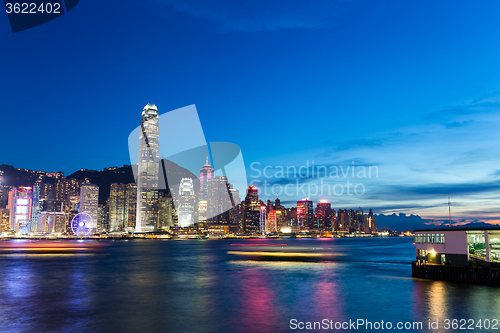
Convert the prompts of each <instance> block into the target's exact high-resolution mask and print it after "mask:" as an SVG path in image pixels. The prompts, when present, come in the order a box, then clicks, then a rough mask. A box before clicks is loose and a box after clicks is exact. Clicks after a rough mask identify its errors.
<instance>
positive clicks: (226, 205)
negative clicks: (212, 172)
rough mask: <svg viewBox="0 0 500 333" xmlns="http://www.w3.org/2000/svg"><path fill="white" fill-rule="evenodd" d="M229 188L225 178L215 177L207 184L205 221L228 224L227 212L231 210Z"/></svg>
mask: <svg viewBox="0 0 500 333" xmlns="http://www.w3.org/2000/svg"><path fill="white" fill-rule="evenodd" d="M230 186H231V185H230V184H228V182H227V177H225V176H215V177H214V178H213V179H212V180H211V181H209V182H208V202H207V205H208V207H207V211H208V214H207V220H209V221H213V222H217V223H228V222H229V210H230V209H232V208H233V204H232V198H231V197H230V192H229V190H230Z"/></svg>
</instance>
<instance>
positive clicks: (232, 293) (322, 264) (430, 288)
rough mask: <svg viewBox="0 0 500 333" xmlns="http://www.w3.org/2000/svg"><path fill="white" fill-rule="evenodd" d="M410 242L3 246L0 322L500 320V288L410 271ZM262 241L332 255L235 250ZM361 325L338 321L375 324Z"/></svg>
mask: <svg viewBox="0 0 500 333" xmlns="http://www.w3.org/2000/svg"><path fill="white" fill-rule="evenodd" d="M11 242H12V241H5V242H0V248H1V247H2V245H5V244H8V243H11ZM412 242H413V240H412V239H411V238H409V237H392V238H353V239H345V238H342V239H247V240H237V241H235V240H184V241H174V240H165V241H161V240H158V241H156V240H128V241H123V240H117V241H111V240H109V241H103V242H100V245H101V246H100V247H99V248H98V249H95V250H94V249H93V248H92V243H89V244H88V246H86V250H83V251H81V252H78V253H73V252H71V253H48V254H47V253H31V252H29V251H28V252H23V251H22V250H20V251H17V252H15V253H9V252H4V253H2V254H1V255H0V332H51V333H52V332H288V331H299V329H298V328H299V326H300V324H299V323H301V322H302V323H304V325H306V324H307V322H321V323H323V325H322V327H323V328H326V326H325V324H324V323H325V320H326V321H327V322H329V323H330V324H331V325H335V324H334V323H345V322H349V320H351V321H356V320H358V319H362V320H364V321H365V322H366V321H368V322H371V323H372V325H373V324H375V326H376V323H380V322H381V321H382V320H383V321H384V323H385V324H386V323H388V322H390V323H391V325H393V327H392V328H393V329H395V328H396V327H395V326H396V325H397V323H403V324H405V323H414V322H421V323H422V327H421V328H419V327H418V326H413V327H412V328H411V329H403V330H402V331H406V332H426V331H432V332H453V331H460V330H459V329H452V327H451V322H450V327H449V329H446V328H445V327H446V323H445V322H446V319H449V320H453V319H457V320H460V319H463V320H468V324H467V325H466V327H467V326H468V325H470V323H471V321H470V320H472V321H474V323H475V325H476V324H477V323H478V322H479V320H481V321H482V322H481V326H482V328H481V329H479V327H477V326H476V328H475V331H480V332H483V331H484V332H486V331H498V330H500V325H499V324H497V325H496V329H492V328H495V327H494V326H493V325H494V321H493V320H498V319H499V318H500V289H498V288H494V287H484V286H473V285H462V284H453V283H447V282H442V281H431V280H419V279H414V278H412V277H411V266H410V262H411V261H413V260H414V258H415V249H414V245H413V243H412ZM84 244H86V243H85V242H84ZM273 245H274V246H273ZM267 247H268V248H269V249H272V250H274V251H276V250H279V251H288V252H290V251H292V252H301V253H302V252H308V251H309V252H310V251H312V252H315V253H323V254H327V255H333V256H332V257H328V258H330V259H328V260H322V259H320V260H315V261H293V260H292V261H282V260H266V259H264V260H249V259H252V258H247V257H245V256H238V255H233V254H230V253H228V252H232V251H234V250H241V249H242V248H245V249H246V250H247V251H253V250H254V249H259V251H261V250H262V249H266V248H267ZM294 320H295V321H294ZM429 320H430V321H431V322H436V321H438V329H434V330H432V329H430V328H429V326H428V325H429ZM485 320H489V322H488V323H489V329H485V325H483V323H485ZM291 321H292V323H295V324H291ZM459 323H460V322H459ZM293 325H299V326H295V327H297V329H295V330H292V329H291V327H292V328H293ZM300 327H302V326H300ZM304 327H306V326H304ZM338 327H339V326H338ZM345 327H346V326H345V325H344V328H345ZM407 327H408V326H407ZM434 327H435V326H434ZM330 328H331V327H330ZM333 328H335V327H334V326H333ZM356 328H357V330H356V329H354V328H353V326H350V327H347V329H341V330H340V331H344V332H351V331H367V332H368V331H375V329H370V327H369V326H363V325H362V326H359V327H356ZM334 330H335V329H334ZM309 331H321V329H319V327H318V326H316V330H314V329H313V330H309ZM377 331H378V330H377Z"/></svg>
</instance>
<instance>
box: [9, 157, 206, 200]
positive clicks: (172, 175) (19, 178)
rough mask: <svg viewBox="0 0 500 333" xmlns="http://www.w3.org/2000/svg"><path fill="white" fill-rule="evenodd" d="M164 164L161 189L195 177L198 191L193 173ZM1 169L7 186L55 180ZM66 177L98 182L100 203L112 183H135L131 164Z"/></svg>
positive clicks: (51, 176) (43, 174) (44, 174)
mask: <svg viewBox="0 0 500 333" xmlns="http://www.w3.org/2000/svg"><path fill="white" fill-rule="evenodd" d="M163 165H164V166H165V173H164V172H163V170H160V175H159V176H160V178H159V185H160V189H166V188H168V185H170V186H171V187H172V188H177V187H178V185H179V184H180V181H181V179H182V178H184V177H188V178H191V179H193V181H194V185H195V191H196V192H198V188H199V181H198V178H197V177H196V176H195V175H194V174H193V173H191V172H190V171H189V170H187V169H184V168H182V167H180V166H178V165H177V164H175V163H173V162H171V161H169V160H166V159H165V160H163ZM133 167H137V165H134V166H133ZM0 170H1V171H3V172H4V174H3V180H2V185H5V186H15V187H19V186H33V184H34V183H35V181H36V180H37V179H39V177H42V180H43V182H44V183H54V181H55V174H51V173H48V172H45V171H32V170H26V169H20V168H15V167H13V166H12V165H7V164H2V165H0ZM165 174H167V175H168V180H169V182H170V184H166V182H165ZM65 178H66V179H69V178H75V179H77V180H84V179H85V178H88V179H90V182H91V183H92V184H96V185H97V186H99V203H100V204H104V203H106V199H107V198H108V197H109V192H110V186H111V184H113V183H123V184H129V183H135V179H134V173H133V171H132V166H130V165H124V166H122V167H110V168H105V169H104V170H101V171H98V170H88V169H80V170H78V171H76V172H74V173H72V174H71V175H68V176H66V177H65ZM164 191H165V192H167V193H168V192H169V190H168V189H166V190H164Z"/></svg>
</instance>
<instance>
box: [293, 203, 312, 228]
mask: <svg viewBox="0 0 500 333" xmlns="http://www.w3.org/2000/svg"><path fill="white" fill-rule="evenodd" d="M297 225H298V226H299V227H307V228H312V227H313V226H314V211H313V202H312V201H310V200H308V199H302V200H301V201H297Z"/></svg>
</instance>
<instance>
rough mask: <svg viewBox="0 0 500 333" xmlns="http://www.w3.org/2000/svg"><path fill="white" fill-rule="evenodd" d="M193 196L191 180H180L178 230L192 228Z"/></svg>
mask: <svg viewBox="0 0 500 333" xmlns="http://www.w3.org/2000/svg"><path fill="white" fill-rule="evenodd" d="M195 200H196V198H195V195H194V184H193V180H192V179H191V178H182V179H181V183H180V185H179V204H178V206H177V210H178V223H179V228H187V227H192V226H193V225H194V223H195V219H194V217H195Z"/></svg>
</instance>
